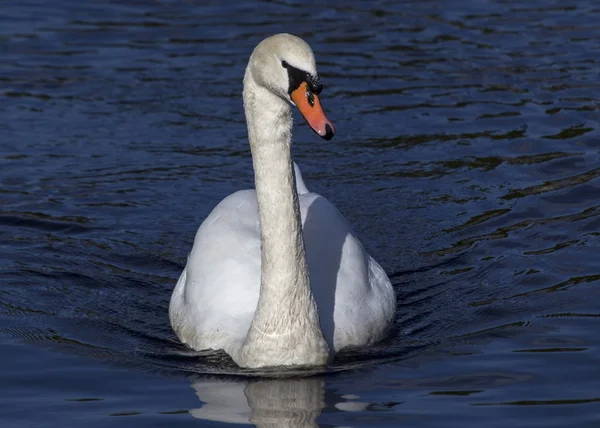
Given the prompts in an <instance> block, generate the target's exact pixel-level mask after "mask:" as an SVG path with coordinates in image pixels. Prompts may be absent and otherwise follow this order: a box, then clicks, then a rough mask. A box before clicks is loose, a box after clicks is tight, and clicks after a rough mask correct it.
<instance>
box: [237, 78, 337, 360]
mask: <svg viewBox="0 0 600 428" xmlns="http://www.w3.org/2000/svg"><path fill="white" fill-rule="evenodd" d="M244 107H245V110H246V121H247V123H248V136H249V140H250V148H251V150H252V161H253V164H254V175H255V185H256V196H257V199H258V212H259V221H260V235H261V283H260V297H259V301H258V306H257V308H256V313H255V315H254V318H253V320H252V324H251V326H250V329H249V330H248V334H247V337H246V341H245V342H244V346H243V347H242V350H241V351H240V356H239V357H238V359H239V360H240V361H239V362H238V363H240V364H241V365H244V366H247V367H265V366H279V365H320V364H325V363H326V362H327V358H328V349H327V344H326V343H325V340H324V339H323V334H322V332H321V329H320V326H319V316H318V312H317V307H316V304H315V301H314V299H313V296H312V293H311V289H310V280H309V275H308V268H307V263H306V256H305V252H304V241H303V237H302V223H301V217H300V206H299V202H298V193H297V191H296V184H295V175H294V166H293V163H292V155H291V128H292V116H291V111H290V107H289V104H288V103H286V102H285V101H284V100H282V99H280V98H279V97H277V96H276V95H274V94H272V93H271V92H270V91H268V90H267V89H265V88H263V87H260V86H258V85H257V84H256V83H255V82H254V80H253V79H252V77H251V75H250V74H249V73H248V72H247V73H246V77H245V78H244Z"/></svg>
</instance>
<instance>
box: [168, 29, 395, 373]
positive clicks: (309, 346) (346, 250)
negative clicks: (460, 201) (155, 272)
mask: <svg viewBox="0 0 600 428" xmlns="http://www.w3.org/2000/svg"><path fill="white" fill-rule="evenodd" d="M303 79H304V80H303ZM318 92H320V83H319V82H318V78H317V77H316V66H315V62H314V57H313V54H312V51H311V50H310V47H308V45H307V44H306V43H304V42H303V41H302V40H301V39H298V38H297V37H294V36H291V35H287V34H281V35H277V36H273V37H271V38H269V39H266V40H264V41H263V42H262V43H260V44H259V45H258V46H257V48H256V49H255V50H254V52H253V54H252V56H251V57H250V61H249V64H248V67H247V69H246V75H245V77H244V107H245V110H246V119H247V122H248V133H249V140H250V146H251V149H252V157H253V163H254V172H255V183H256V190H243V191H239V192H236V193H234V194H232V195H230V196H228V197H227V198H225V199H224V200H223V201H222V202H221V203H220V204H219V205H218V206H217V207H216V208H215V209H214V210H213V211H212V213H211V214H210V215H209V216H208V217H207V218H206V220H205V221H204V222H203V223H202V225H201V226H200V228H199V230H198V233H197V234H196V239H195V241H194V246H193V249H192V252H191V254H190V255H189V258H188V261H187V265H186V267H185V269H184V271H183V273H182V274H181V276H180V278H179V281H178V282H177V286H176V287H175V290H174V292H173V296H172V298H171V304H170V308H169V316H170V319H171V324H172V326H173V329H174V330H175V332H176V333H177V335H178V337H179V338H180V340H181V341H182V342H184V343H187V344H188V345H189V346H191V347H192V348H194V349H197V350H202V349H211V348H212V349H223V350H225V351H226V352H227V353H228V354H229V355H231V357H232V358H233V360H234V361H235V362H236V363H237V364H239V365H240V366H243V367H265V366H290V365H322V364H326V363H327V361H328V360H329V358H330V357H331V356H332V355H333V353H334V352H335V351H338V350H340V349H342V348H344V347H346V346H352V345H357V346H358V345H369V344H372V343H374V342H376V341H377V340H380V339H381V338H382V337H383V336H384V335H385V334H386V332H387V331H388V329H389V327H390V326H391V323H392V320H393V316H394V312H395V298H394V292H393V290H392V286H391V284H390V281H389V279H388V277H387V276H386V274H385V272H384V271H383V269H382V268H381V267H380V266H379V265H378V264H377V262H375V260H373V259H372V258H371V257H370V256H369V255H368V254H367V253H366V251H365V250H364V249H363V247H362V245H361V244H360V242H359V240H358V239H357V238H356V237H355V236H354V235H353V233H352V230H351V228H350V226H349V224H348V223H347V221H346V220H345V219H344V217H343V216H342V215H341V214H340V213H339V211H338V210H337V209H336V208H335V207H334V206H333V205H332V204H331V203H329V202H328V201H327V200H326V199H325V198H323V197H322V196H320V195H317V194H315V193H310V192H309V191H308V190H307V188H306V186H305V185H304V181H303V179H302V176H301V174H300V171H299V169H298V168H295V169H294V164H293V162H292V157H291V127H292V117H291V111H290V104H291V100H293V101H294V102H295V104H296V105H298V107H299V108H300V109H301V112H302V113H303V114H304V116H305V118H306V119H307V121H308V122H309V124H310V125H311V127H312V128H313V129H314V130H315V131H316V132H318V133H319V134H320V135H321V136H323V137H324V138H326V139H330V138H331V137H332V136H333V126H332V125H331V123H330V122H329V121H328V120H327V118H326V117H325V116H324V114H323V112H322V110H321V109H320V104H319V100H318V97H317V94H318ZM290 97H291V99H290ZM304 97H306V98H304ZM311 98H312V99H311ZM307 100H308V101H307ZM311 101H312V102H311Z"/></svg>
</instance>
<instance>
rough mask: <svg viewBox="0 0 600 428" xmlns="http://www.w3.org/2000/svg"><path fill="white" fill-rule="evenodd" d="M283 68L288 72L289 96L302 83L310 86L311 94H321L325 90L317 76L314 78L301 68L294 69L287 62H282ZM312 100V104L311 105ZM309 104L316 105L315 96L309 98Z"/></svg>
mask: <svg viewBox="0 0 600 428" xmlns="http://www.w3.org/2000/svg"><path fill="white" fill-rule="evenodd" d="M281 66H282V67H283V68H285V69H287V71H288V77H289V86H288V94H291V93H292V92H294V91H295V90H296V89H298V87H299V86H300V85H301V84H302V82H306V83H307V84H308V88H309V89H310V91H311V92H313V93H315V94H317V95H318V94H320V93H321V91H322V90H323V85H322V84H321V81H320V80H319V78H318V77H317V76H313V75H312V74H310V73H307V72H306V71H302V70H300V69H299V68H296V67H293V66H291V65H289V64H288V63H287V61H281ZM311 95H312V94H311ZM311 99H312V103H311ZM309 103H311V105H313V104H314V96H311V97H309Z"/></svg>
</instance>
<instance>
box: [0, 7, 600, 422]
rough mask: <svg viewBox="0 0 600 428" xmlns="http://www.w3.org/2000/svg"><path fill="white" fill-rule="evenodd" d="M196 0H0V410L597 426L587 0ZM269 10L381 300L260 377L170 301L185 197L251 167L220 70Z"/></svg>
mask: <svg viewBox="0 0 600 428" xmlns="http://www.w3.org/2000/svg"><path fill="white" fill-rule="evenodd" d="M205 3H208V2H202V1H163V2H159V1H150V0H137V1H120V2H117V1H107V0H102V1H100V0H99V1H94V2H82V1H80V0H57V1H54V2H47V1H41V0H29V1H21V2H17V1H16V0H8V1H4V2H2V7H1V9H0V171H1V173H0V270H1V271H0V275H1V282H0V366H1V367H2V369H1V370H0V421H1V422H2V426H6V427H55V426H64V427H67V426H86V427H89V428H92V427H94V428H95V427H118V426H123V427H137V426H169V427H179V426H192V425H194V426H203V427H229V426H233V425H234V424H250V425H252V424H255V425H257V426H262V427H266V426H272V427H283V426H289V427H304V426H316V424H318V425H319V426H322V427H334V426H335V427H398V426H415V427H434V426H435V427H480V426H486V427H506V426H518V427H592V426H597V424H598V422H599V421H600V389H599V385H600V370H599V369H598V367H600V335H599V334H598V332H599V331H600V255H599V254H600V253H599V245H600V178H599V177H600V162H599V157H600V132H599V127H598V117H599V115H598V114H599V111H600V83H599V82H600V74H599V71H600V59H599V58H600V25H599V24H598V23H599V22H600V5H599V4H598V2H597V1H596V0H574V1H572V2H565V1H558V0H554V1H542V0H539V1H525V2H523V1H516V0H514V1H513V0H487V1H485V0H483V1H481V0H466V1H460V2H459V1H454V2H449V1H442V0H420V1H407V0H405V1H383V0H382V1H374V2H367V1H364V2H358V1H339V2H328V3H327V5H324V4H320V3H314V4H311V3H310V2H294V1H284V0H281V1H275V2H261V1H249V2H245V3H239V4H236V3H234V2H231V3H228V4H227V5H225V4H223V5H215V6H210V5H208V6H207V5H206V4H205ZM215 4H216V2H215ZM283 31H287V32H292V33H295V34H297V35H299V36H301V37H303V38H304V39H305V40H306V41H308V42H309V43H310V44H311V46H312V47H313V49H314V51H315V54H316V57H317V62H318V66H319V70H320V74H321V76H322V80H323V83H324V87H325V89H324V91H323V94H322V100H323V103H324V105H325V109H326V111H327V113H328V116H329V118H330V119H331V120H332V121H333V122H334V123H335V125H336V128H337V135H336V137H335V138H334V139H333V140H331V141H329V142H326V141H323V140H321V139H319V138H318V137H316V136H315V135H314V134H313V133H312V132H311V131H310V130H309V129H308V128H307V126H306V125H305V124H304V123H303V121H302V120H301V119H300V117H299V116H296V118H297V125H296V127H295V131H294V132H295V147H294V155H295V159H296V161H297V163H298V164H299V165H300V166H301V167H302V170H303V173H304V178H305V181H306V183H307V186H308V187H309V188H310V189H311V190H313V191H316V192H319V193H321V194H323V195H324V196H326V197H327V198H328V199H329V200H330V201H332V202H333V203H334V204H335V205H337V207H338V208H339V209H340V210H341V211H342V213H344V215H345V216H346V217H347V218H348V219H349V221H350V222H351V223H352V224H353V225H354V228H355V230H356V232H357V234H358V236H360V238H361V240H362V242H363V244H364V245H365V247H366V248H367V249H368V250H369V251H370V252H371V254H372V255H373V256H374V257H375V258H376V259H377V260H378V261H379V262H380V263H381V264H382V266H383V267H384V269H385V270H386V271H387V272H388V274H389V275H390V277H391V279H392V281H393V283H394V286H395V289H396V293H397V298H398V313H397V318H396V329H395V332H394V335H393V337H391V338H390V339H389V340H387V341H385V342H384V343H382V344H380V345H378V346H376V347H373V348H370V349H364V350H356V351H352V352H345V353H342V354H341V355H339V356H338V358H337V359H336V360H335V361H334V363H333V364H332V366H331V367H330V369H329V370H328V372H327V373H324V374H321V375H319V376H313V377H306V378H295V379H266V378H258V377H252V376H250V375H251V373H248V372H244V371H240V370H239V369H237V368H236V366H235V365H234V364H233V363H232V362H231V361H230V360H229V359H228V358H226V357H225V356H223V354H220V353H196V352H192V351H190V350H189V349H187V348H186V347H184V346H182V345H181V344H180V343H179V342H178V340H177V339H176V337H175V335H174V334H173V332H172V331H171V328H170V326H169V323H168V316H167V308H168V301H169V298H170V295H171V292H172V289H173V287H174V285H175V282H176V279H177V277H178V275H179V273H180V272H181V269H182V268H183V266H184V264H185V260H186V256H187V253H188V251H189V250H190V249H191V245H192V242H193V238H194V234H195V232H196V230H197V228H198V226H199V224H200V223H201V221H202V220H203V218H204V217H205V216H206V215H207V214H208V213H209V212H210V210H211V209H212V208H213V207H214V206H215V205H216V204H217V203H218V202H219V201H220V200H221V199H222V198H223V197H225V196H226V195H228V194H230V193H232V192H234V191H236V190H238V189H242V188H249V187H252V185H253V175H252V167H251V159H250V153H249V148H248V143H247V139H246V127H245V121H244V117H243V110H242V102H241V89H242V86H241V84H242V82H241V81H242V76H243V72H244V68H245V66H246V62H247V59H248V57H249V55H250V53H251V51H252V49H253V48H254V46H255V45H256V44H257V43H258V42H259V41H260V40H262V39H263V38H265V37H266V36H268V35H271V34H274V33H278V32H283Z"/></svg>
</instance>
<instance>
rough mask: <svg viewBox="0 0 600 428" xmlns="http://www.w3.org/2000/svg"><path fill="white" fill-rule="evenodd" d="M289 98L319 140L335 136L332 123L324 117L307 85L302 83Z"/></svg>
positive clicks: (317, 101)
mask: <svg viewBox="0 0 600 428" xmlns="http://www.w3.org/2000/svg"><path fill="white" fill-rule="evenodd" d="M291 97H292V101H294V103H295V104H296V106H297V107H298V110H300V113H302V116H304V119H306V122H307V123H308V126H310V127H311V128H312V130H313V131H315V132H316V133H317V134H319V136H320V137H321V138H324V139H326V140H331V139H332V138H333V135H334V134H335V128H334V127H333V123H331V122H330V121H329V119H327V116H325V113H324V112H323V108H322V107H321V102H320V101H319V97H318V96H317V94H315V93H314V92H312V91H311V90H310V89H309V88H308V84H307V83H306V82H302V83H301V84H300V86H298V89H296V90H295V91H294V92H292V93H291Z"/></svg>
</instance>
